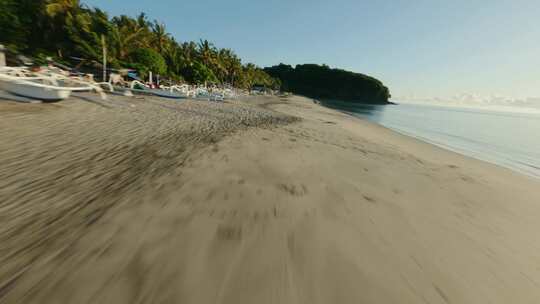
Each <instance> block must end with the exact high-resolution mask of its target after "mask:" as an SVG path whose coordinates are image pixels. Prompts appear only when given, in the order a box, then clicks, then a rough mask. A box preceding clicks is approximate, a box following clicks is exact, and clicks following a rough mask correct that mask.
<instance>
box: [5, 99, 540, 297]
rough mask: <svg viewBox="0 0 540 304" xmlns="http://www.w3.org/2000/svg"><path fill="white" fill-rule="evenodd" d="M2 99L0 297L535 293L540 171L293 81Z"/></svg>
mask: <svg viewBox="0 0 540 304" xmlns="http://www.w3.org/2000/svg"><path fill="white" fill-rule="evenodd" d="M82 97H83V98H73V99H71V100H69V101H65V102H61V103H56V104H21V103H12V102H5V101H0V117H1V119H0V145H1V147H2V148H1V149H0V221H1V223H2V225H0V302H2V303H538V301H539V299H540V266H539V265H540V238H539V237H538V236H537V232H538V231H539V228H540V221H538V219H539V218H540V182H538V181H536V180H532V179H531V178H528V177H526V176H522V175H519V174H517V173H514V172H511V171H509V170H506V169H502V168H499V167H496V166H494V165H491V164H487V163H484V162H481V161H477V160H473V159H470V158H466V157H463V156H461V155H458V154H455V153H452V152H449V151H445V150H442V149H439V148H437V147H434V146H431V145H429V144H425V143H422V142H420V141H417V140H415V139H412V138H409V137H405V136H402V135H399V134H397V133H394V132H391V131H389V130H387V129H385V128H382V127H380V126H376V125H373V124H371V123H368V122H365V121H360V120H358V119H355V118H352V117H349V116H347V115H345V114H341V113H339V112H335V111H333V110H329V109H326V108H323V107H321V106H319V105H316V104H314V103H313V102H312V101H311V100H308V99H304V98H301V97H289V98H278V97H258V98H252V99H248V100H243V101H237V102H233V103H225V104H220V103H212V102H202V101H190V100H188V101H183V102H181V103H178V102H175V101H171V100H164V99H156V98H148V97H146V98H143V99H141V98H125V97H114V98H110V99H109V100H108V101H98V100H97V99H96V98H94V97H93V96H90V95H88V96H82Z"/></svg>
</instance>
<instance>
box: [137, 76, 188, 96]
mask: <svg viewBox="0 0 540 304" xmlns="http://www.w3.org/2000/svg"><path fill="white" fill-rule="evenodd" d="M129 90H130V91H131V92H134V93H139V94H146V95H154V96H158V97H164V98H172V99H183V98H187V97H188V95H187V94H186V93H185V92H184V91H183V90H182V89H181V87H179V86H171V87H168V88H163V89H153V88H150V87H148V86H146V85H145V84H144V83H142V82H140V81H138V80H134V81H132V82H131V85H130V88H129Z"/></svg>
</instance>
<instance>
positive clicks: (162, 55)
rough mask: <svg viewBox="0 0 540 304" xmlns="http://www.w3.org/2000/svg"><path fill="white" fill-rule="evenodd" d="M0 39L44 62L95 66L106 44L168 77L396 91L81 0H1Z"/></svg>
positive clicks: (306, 91) (336, 95) (113, 57)
mask: <svg viewBox="0 0 540 304" xmlns="http://www.w3.org/2000/svg"><path fill="white" fill-rule="evenodd" d="M0 44H4V45H6V46H7V47H8V49H9V50H10V51H11V52H13V53H15V54H24V55H29V56H31V57H33V58H34V59H35V60H36V61H38V63H39V61H42V62H43V63H44V62H46V59H45V58H48V57H53V58H54V59H55V61H57V62H60V63H64V64H77V65H80V66H81V67H84V66H85V64H86V65H87V64H90V65H93V67H94V68H95V69H96V70H97V69H98V68H99V67H102V66H100V62H101V61H102V46H103V45H106V49H107V54H108V55H107V58H108V66H109V67H112V68H115V69H120V68H132V69H135V70H137V71H138V72H139V75H147V74H148V71H152V72H153V73H154V74H159V75H161V76H162V78H169V79H171V80H174V81H183V82H189V83H194V84H201V83H218V84H230V85H233V86H235V87H238V88H245V89H249V88H252V87H253V86H254V85H260V86H265V87H267V88H272V89H279V88H281V90H283V91H288V92H292V93H296V94H301V95H305V96H310V97H314V98H329V99H339V100H345V101H357V102H366V103H386V102H387V101H388V98H389V97H390V93H389V91H388V88H387V87H385V86H384V85H383V84H382V83H381V82H380V81H379V80H377V79H375V78H373V77H370V76H366V75H363V74H357V73H353V72H349V71H345V70H340V69H331V68H330V67H328V66H326V65H322V66H321V65H315V64H304V65H297V66H296V67H292V66H290V65H285V64H280V65H277V66H273V67H270V68H265V69H261V68H259V67H257V66H256V65H254V64H252V63H247V64H243V63H242V60H241V59H240V58H239V57H238V55H237V54H235V52H234V51H232V50H231V49H227V48H218V47H216V46H215V45H214V44H212V43H211V42H209V41H207V40H200V41H199V42H193V41H188V42H180V41H177V40H176V39H175V38H173V37H172V36H171V34H170V33H168V32H167V29H166V27H165V25H164V24H163V23H161V22H159V21H157V20H154V21H150V20H149V19H148V17H147V16H146V15H145V14H144V13H141V14H139V15H138V16H136V17H130V16H126V15H121V16H114V17H109V15H108V14H107V13H106V12H105V11H103V10H100V9H99V8H93V7H92V8H91V7H88V6H86V5H84V4H82V3H80V1H79V0H0ZM73 60H79V61H78V62H73ZM81 60H82V63H81ZM83 63H84V64H83ZM143 77H144V76H143Z"/></svg>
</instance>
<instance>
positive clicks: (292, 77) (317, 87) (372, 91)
mask: <svg viewBox="0 0 540 304" xmlns="http://www.w3.org/2000/svg"><path fill="white" fill-rule="evenodd" d="M264 71H265V72H267V73H268V74H269V75H270V76H272V77H276V78H278V79H279V80H280V82H281V88H282V90H284V91H290V92H292V93H295V94H300V95H305V96H308V97H312V98H323V99H334V100H342V101H350V102H357V103H369V104H387V103H389V102H388V99H389V98H390V91H389V90H388V88H387V87H386V86H384V84H383V83H382V82H381V81H379V80H378V79H375V78H373V77H370V76H367V75H364V74H358V73H353V72H350V71H345V70H341V69H332V68H330V67H329V66H327V65H317V64H302V65H297V66H296V67H294V68H293V67H292V66H290V65H285V64H280V65H277V66H273V67H270V68H265V69H264Z"/></svg>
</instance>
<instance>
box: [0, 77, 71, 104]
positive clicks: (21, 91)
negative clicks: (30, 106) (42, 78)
mask: <svg viewBox="0 0 540 304" xmlns="http://www.w3.org/2000/svg"><path fill="white" fill-rule="evenodd" d="M0 89H1V90H4V91H6V92H8V93H11V94H13V95H17V96H22V97H26V98H32V99H38V100H42V101H48V102H53V101H60V100H64V99H66V98H68V97H69V96H70V95H71V91H70V90H61V89H60V90H58V89H50V88H43V87H39V86H33V85H29V84H25V83H19V82H16V81H5V80H0Z"/></svg>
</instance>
